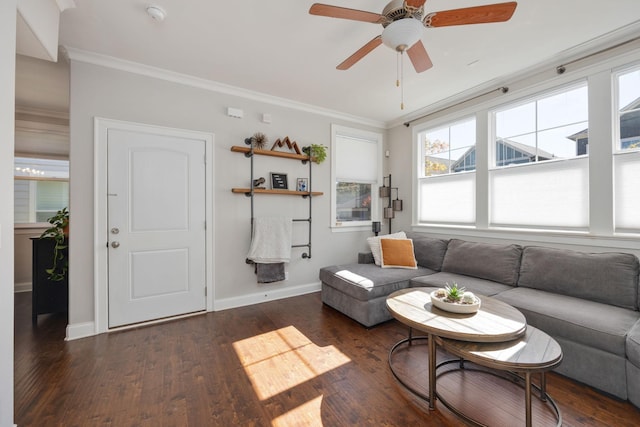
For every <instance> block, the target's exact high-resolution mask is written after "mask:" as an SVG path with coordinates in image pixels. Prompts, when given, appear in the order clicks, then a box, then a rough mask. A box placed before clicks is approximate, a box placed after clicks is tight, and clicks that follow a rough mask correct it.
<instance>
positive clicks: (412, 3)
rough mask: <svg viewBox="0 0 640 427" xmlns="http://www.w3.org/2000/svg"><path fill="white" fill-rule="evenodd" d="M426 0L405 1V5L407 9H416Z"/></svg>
mask: <svg viewBox="0 0 640 427" xmlns="http://www.w3.org/2000/svg"><path fill="white" fill-rule="evenodd" d="M425 1H426V0H405V4H406V5H407V6H409V7H415V8H416V9H418V8H420V7H422V6H424V3H425Z"/></svg>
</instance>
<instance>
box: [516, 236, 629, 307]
mask: <svg viewBox="0 0 640 427" xmlns="http://www.w3.org/2000/svg"><path fill="white" fill-rule="evenodd" d="M639 268H640V267H639V265H638V258H636V257H635V255H632V254H625V253H616V252H606V253H593V254H592V253H585V252H576V251H572V250H567V249H555V248H543V247H537V246H527V247H526V248H524V251H523V252H522V267H521V269H520V279H519V280H518V286H522V287H527V288H534V289H540V290H543V291H548V292H555V293H557V294H563V295H569V296H572V297H576V298H584V299H588V300H591V301H596V302H601V303H605V304H612V305H617V306H618V307H623V308H629V309H632V310H637V308H638V302H637V298H638V270H639Z"/></svg>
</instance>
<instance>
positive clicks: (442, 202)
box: [418, 172, 476, 225]
mask: <svg viewBox="0 0 640 427" xmlns="http://www.w3.org/2000/svg"><path fill="white" fill-rule="evenodd" d="M418 185H419V189H418V191H419V195H418V197H419V200H420V206H419V209H418V216H419V218H418V220H419V221H420V222H421V223H442V224H458V225H467V224H475V221H476V198H475V193H476V174H475V173H473V172H468V173H457V174H450V175H439V176H433V177H430V178H423V179H421V180H420V181H419V184H418Z"/></svg>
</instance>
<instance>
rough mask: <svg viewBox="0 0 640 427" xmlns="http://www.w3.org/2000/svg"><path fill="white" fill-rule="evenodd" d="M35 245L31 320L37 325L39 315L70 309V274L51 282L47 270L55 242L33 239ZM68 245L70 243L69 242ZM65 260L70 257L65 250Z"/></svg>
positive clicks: (49, 266) (64, 311)
mask: <svg viewBox="0 0 640 427" xmlns="http://www.w3.org/2000/svg"><path fill="white" fill-rule="evenodd" d="M31 241H32V245H33V267H32V268H33V270H32V279H31V283H32V287H33V291H32V295H31V298H32V299H31V319H32V321H33V323H37V321H38V315H39V314H47V313H66V312H68V309H69V274H68V273H67V274H66V275H65V277H64V279H63V280H60V281H53V280H50V279H49V277H48V274H47V272H46V269H48V268H51V265H52V261H53V248H54V246H55V240H53V239H40V238H39V237H32V238H31ZM67 243H68V242H67ZM64 256H65V259H68V258H67V257H68V256H69V253H68V248H66V249H64Z"/></svg>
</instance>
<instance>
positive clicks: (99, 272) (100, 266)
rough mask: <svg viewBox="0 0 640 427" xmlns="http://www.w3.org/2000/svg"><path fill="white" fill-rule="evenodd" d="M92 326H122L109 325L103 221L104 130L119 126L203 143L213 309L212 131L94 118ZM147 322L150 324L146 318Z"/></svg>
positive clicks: (208, 286) (210, 307)
mask: <svg viewBox="0 0 640 427" xmlns="http://www.w3.org/2000/svg"><path fill="white" fill-rule="evenodd" d="M93 129H94V137H93V141H94V152H93V154H94V159H93V161H94V171H95V173H94V200H93V212H94V214H93V215H94V228H93V244H94V262H93V264H94V265H93V275H94V277H93V279H94V314H95V315H94V329H95V334H101V333H104V332H109V331H110V330H118V329H122V328H111V329H110V328H109V322H108V320H109V317H108V316H109V298H108V296H109V295H108V291H109V289H108V285H109V277H108V271H109V269H108V262H109V258H108V253H109V251H108V248H107V242H108V240H109V237H108V223H107V219H108V216H107V207H108V205H107V173H108V167H107V133H108V131H109V129H119V130H125V131H133V132H146V133H155V134H158V135H166V136H173V137H178V138H186V139H196V140H200V141H203V142H204V143H205V159H204V160H205V181H206V182H205V194H206V200H205V211H206V212H205V220H206V229H205V234H206V235H205V241H206V247H205V253H206V255H205V256H206V267H205V268H206V273H205V280H206V289H207V295H206V297H205V301H206V311H213V295H214V289H215V286H214V274H213V272H214V268H215V254H214V245H213V242H214V235H215V230H214V228H215V222H214V220H215V218H214V210H213V198H214V189H215V182H214V174H213V166H214V163H213V160H214V159H213V149H214V139H215V135H214V134H213V133H207V132H200V131H192V130H187V129H177V128H169V127H163V126H156V125H149V124H144V123H134V122H127V121H122V120H113V119H107V118H102V117H94V119H93ZM148 323H153V321H150V322H148Z"/></svg>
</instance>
